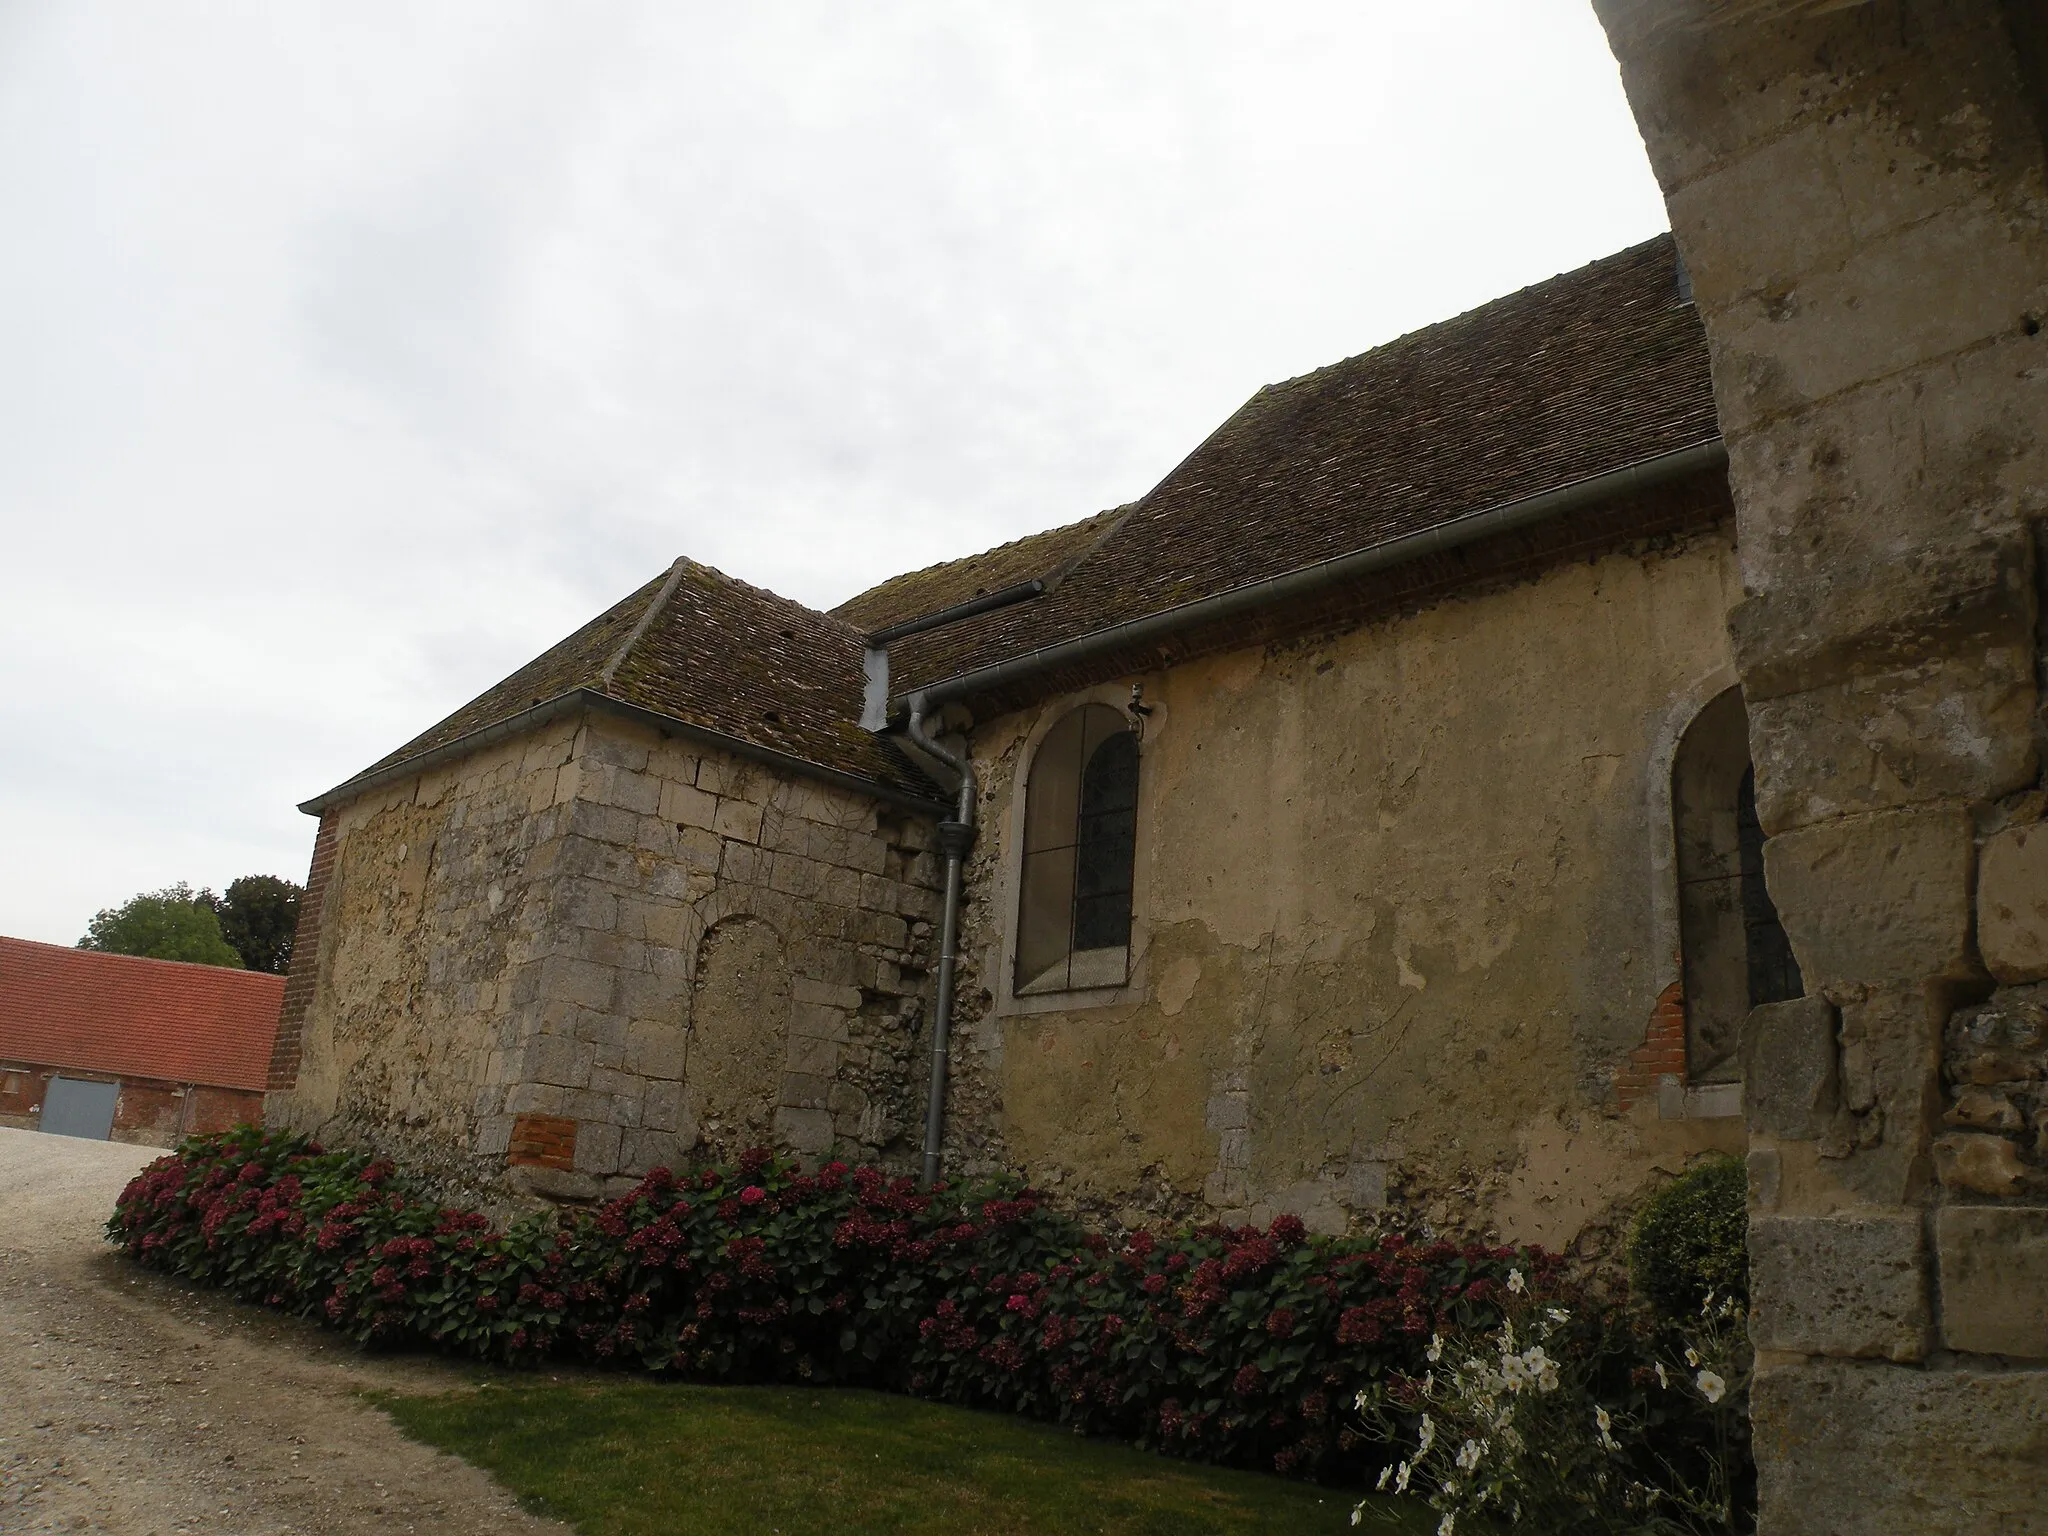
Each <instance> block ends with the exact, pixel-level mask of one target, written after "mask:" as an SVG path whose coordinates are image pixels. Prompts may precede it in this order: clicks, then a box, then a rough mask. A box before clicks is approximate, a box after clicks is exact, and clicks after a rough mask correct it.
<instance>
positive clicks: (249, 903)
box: [198, 875, 306, 976]
mask: <svg viewBox="0 0 2048 1536" xmlns="http://www.w3.org/2000/svg"><path fill="white" fill-rule="evenodd" d="M305 894H306V893H305V890H304V888H303V887H301V886H297V885H294V884H293V883H292V882H291V881H289V880H282V879H279V878H278V877H277V876H276V875H244V876H242V878H241V879H239V880H237V881H235V882H234V884H232V885H230V886H229V887H228V889H227V894H226V895H225V896H216V895H214V894H213V892H211V891H201V892H200V893H199V898H198V899H199V900H201V901H203V902H205V903H206V904H207V905H209V906H210V907H211V908H212V909H213V915H214V917H215V918H216V919H217V920H218V921H219V923H220V935H221V937H222V938H224V939H226V940H227V941H228V944H229V945H230V946H231V947H232V948H233V949H234V951H235V953H236V954H238V955H240V956H241V957H242V964H243V965H245V966H247V967H248V968H249V969H250V970H252V971H269V972H270V973H271V974H273V975H276V976H282V975H284V973H285V972H287V971H289V970H290V969H291V968H292V936H293V934H295V933H297V932H298V927H299V898H300V897H301V896H303V895H305Z"/></svg>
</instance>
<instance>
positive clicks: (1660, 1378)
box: [1359, 1360, 1671, 1397]
mask: <svg viewBox="0 0 2048 1536" xmlns="http://www.w3.org/2000/svg"><path fill="white" fill-rule="evenodd" d="M1657 1385H1658V1386H1660V1387H1662V1388H1663V1389H1664V1390H1665V1391H1667V1392H1669V1391H1670V1390H1671V1378H1670V1377H1669V1376H1667V1375H1665V1374H1664V1362H1663V1361H1662V1360H1659V1361H1658V1362H1657ZM1364 1395H1365V1394H1364V1393H1362V1392H1361V1393H1360V1394H1359V1396H1360V1397H1363V1396H1364Z"/></svg>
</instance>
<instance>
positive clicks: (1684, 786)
mask: <svg viewBox="0 0 2048 1536" xmlns="http://www.w3.org/2000/svg"><path fill="white" fill-rule="evenodd" d="M1671 804H1672V813H1673V817H1674V820H1675V822H1676V828H1675V830H1676V833H1677V843H1678V900H1679V913H1678V915H1679V938H1680V945H1681V950H1682V956H1681V958H1682V960H1683V976H1684V988H1685V1064H1686V1078H1687V1081H1688V1082H1689V1083H1691V1084H1694V1085H1700V1084H1711V1083H1720V1082H1735V1081H1736V1080H1738V1078H1739V1077H1740V1075H1741V1062H1740V1060H1739V1058H1738V1054H1737V1051H1738V1047H1739V1045H1740V1042H1741V1038H1742V1025H1743V1021H1744V1020H1745V1019H1746V1018H1748V1016H1749V1010H1750V1009H1752V1008H1755V1007H1759V1006H1761V1005H1762V1004H1764V1003H1777V1002H1783V1001H1785V1000H1786V999H1787V998H1793V997H1799V996H1802V995H1804V993H1805V990H1806V987H1805V983H1804V981H1803V980H1802V979H1801V977H1800V975H1799V962H1798V960H1797V959H1796V958H1795V957H1794V956H1793V953H1792V943H1791V940H1790V939H1789V938H1787V937H1786V934H1785V928H1784V925H1783V924H1782V923H1781V922H1779V920H1778V909H1777V907H1776V906H1775V905H1774V904H1773V903H1772V901H1771V893H1770V891H1769V890H1768V889H1767V888H1766V887H1765V885H1764V830H1763V826H1762V824H1761V823H1760V822H1759V821H1758V819H1757V809H1756V771H1755V769H1754V768H1753V767H1752V766H1751V765H1750V760H1749V717H1748V714H1747V712H1746V711H1745V710H1744V708H1743V705H1742V695H1741V693H1740V692H1738V691H1737V690H1735V689H1732V688H1731V689H1729V690H1728V691H1727V692H1726V693H1723V694H1721V695H1720V696H1719V697H1718V698H1716V699H1715V700H1714V701H1713V702H1712V703H1710V704H1708V705H1707V707H1706V708H1705V709H1703V710H1701V711H1700V713H1699V715H1698V716H1697V717H1696V718H1695V719H1694V720H1693V723H1692V724H1691V725H1690V726H1689V727H1687V729H1686V733H1685V737H1684V739H1683V740H1682V741H1680V743H1679V746H1678V756H1677V759H1676V760H1675V761H1674V763H1673V764H1672V783H1671Z"/></svg>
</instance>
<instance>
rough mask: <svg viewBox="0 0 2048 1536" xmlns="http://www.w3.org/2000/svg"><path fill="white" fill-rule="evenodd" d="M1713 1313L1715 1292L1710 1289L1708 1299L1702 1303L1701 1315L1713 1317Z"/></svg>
mask: <svg viewBox="0 0 2048 1536" xmlns="http://www.w3.org/2000/svg"><path fill="white" fill-rule="evenodd" d="M1713 1315H1714V1293H1713V1292H1712V1291H1709V1292H1707V1299H1706V1300H1705V1301H1703V1302H1701V1303H1700V1316H1701V1317H1712V1316H1713Z"/></svg>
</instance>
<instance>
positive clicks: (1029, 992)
mask: <svg viewBox="0 0 2048 1536" xmlns="http://www.w3.org/2000/svg"><path fill="white" fill-rule="evenodd" d="M1130 984H1131V952H1130V950H1129V948H1128V947H1126V946H1124V945H1118V946H1117V947H1116V948H1115V949H1077V950H1075V951H1074V952H1073V953H1072V954H1071V955H1069V956H1067V958H1066V959H1064V960H1062V961H1061V962H1060V963H1059V964H1058V965H1056V966H1052V967H1050V968H1049V969H1048V970H1046V971H1044V972H1041V973H1040V974H1039V975H1037V976H1034V977H1033V978H1032V979H1031V980H1030V981H1027V982H1025V983H1024V985H1023V986H1021V987H1018V988H1017V989H1016V995H1017V996H1018V997H1044V996H1047V995H1059V994H1067V995H1072V994H1074V993H1082V992H1121V991H1123V990H1124V988H1126V987H1128V986H1129V985H1130Z"/></svg>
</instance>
